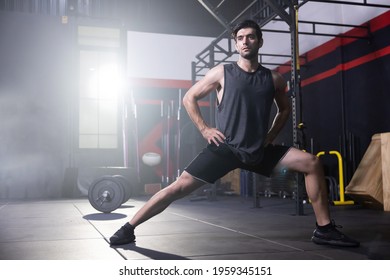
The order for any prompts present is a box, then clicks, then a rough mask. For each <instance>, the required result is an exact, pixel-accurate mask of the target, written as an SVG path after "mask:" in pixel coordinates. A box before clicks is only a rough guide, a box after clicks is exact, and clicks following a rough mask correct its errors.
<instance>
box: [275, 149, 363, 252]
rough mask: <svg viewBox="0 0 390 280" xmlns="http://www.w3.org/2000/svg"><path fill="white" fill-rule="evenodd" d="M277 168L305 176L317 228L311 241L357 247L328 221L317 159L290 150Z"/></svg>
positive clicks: (328, 215)
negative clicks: (283, 168)
mask: <svg viewBox="0 0 390 280" xmlns="http://www.w3.org/2000/svg"><path fill="white" fill-rule="evenodd" d="M278 167H285V168H288V169H291V170H294V171H298V172H302V173H304V175H305V184H306V192H307V195H308V196H309V199H310V201H311V204H312V206H313V210H314V214H315V216H316V221H317V226H316V229H315V230H314V232H313V236H312V238H311V240H312V241H313V242H314V243H316V244H320V245H333V246H344V247H358V246H359V245H360V243H359V242H358V241H356V240H353V239H352V238H349V237H348V236H346V235H345V234H343V233H342V232H340V231H339V230H337V229H336V226H335V225H334V222H333V221H332V220H331V219H330V213H329V202H328V192H327V188H326V181H325V176H324V171H323V167H322V164H321V162H320V160H319V158H318V157H316V156H314V155H312V154H309V153H305V152H303V151H301V150H298V149H296V148H291V149H290V150H289V151H288V152H287V154H286V155H285V157H284V158H283V159H282V160H281V161H280V163H279V165H278Z"/></svg>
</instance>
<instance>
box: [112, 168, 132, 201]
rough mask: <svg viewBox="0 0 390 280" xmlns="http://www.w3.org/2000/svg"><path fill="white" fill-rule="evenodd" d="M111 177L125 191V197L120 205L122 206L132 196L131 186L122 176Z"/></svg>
mask: <svg viewBox="0 0 390 280" xmlns="http://www.w3.org/2000/svg"><path fill="white" fill-rule="evenodd" d="M112 177H113V178H115V179H117V180H118V181H119V182H120V183H121V184H122V186H123V189H124V190H125V196H124V200H123V202H122V204H123V203H125V202H126V201H128V200H129V199H130V197H131V194H132V188H131V184H130V182H129V180H127V179H126V177H124V176H122V175H114V176H112Z"/></svg>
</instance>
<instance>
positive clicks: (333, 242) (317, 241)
mask: <svg viewBox="0 0 390 280" xmlns="http://www.w3.org/2000/svg"><path fill="white" fill-rule="evenodd" d="M311 241H313V242H314V243H315V244H317V245H331V246H338V247H359V246H360V243H346V242H343V241H337V240H326V239H322V238H318V237H315V236H313V237H312V238H311Z"/></svg>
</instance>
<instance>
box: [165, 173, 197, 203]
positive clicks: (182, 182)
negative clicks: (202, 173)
mask: <svg viewBox="0 0 390 280" xmlns="http://www.w3.org/2000/svg"><path fill="white" fill-rule="evenodd" d="M202 185H204V183H203V182H202V181H199V180H197V179H195V178H194V177H192V176H191V175H190V174H189V173H187V172H185V171H184V172H183V173H182V174H181V175H180V176H179V178H177V180H176V181H175V182H174V183H172V184H171V185H170V186H169V187H167V188H166V190H167V192H168V193H169V194H170V195H172V196H174V197H178V198H180V197H183V196H186V195H188V194H190V193H191V192H193V191H194V190H196V189H197V188H199V187H201V186H202Z"/></svg>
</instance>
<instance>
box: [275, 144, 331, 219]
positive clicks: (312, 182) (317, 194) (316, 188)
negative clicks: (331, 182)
mask: <svg viewBox="0 0 390 280" xmlns="http://www.w3.org/2000/svg"><path fill="white" fill-rule="evenodd" d="M279 165H280V166H282V167H285V168H287V169H290V170H293V171H297V172H302V173H303V174H304V175H305V185H306V192H307V195H308V196H309V199H310V201H311V204H312V206H313V210H314V213H315V216H316V220H317V224H318V225H320V226H323V225H326V224H329V223H330V214H329V204H328V193H327V188H326V181H325V176H324V171H323V167H322V164H321V162H320V160H319V158H318V157H316V156H314V155H312V154H309V153H305V152H303V151H301V150H298V149H296V148H291V149H290V150H289V151H288V152H287V154H286V155H285V157H284V158H283V159H282V160H281V162H280V163H279Z"/></svg>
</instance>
